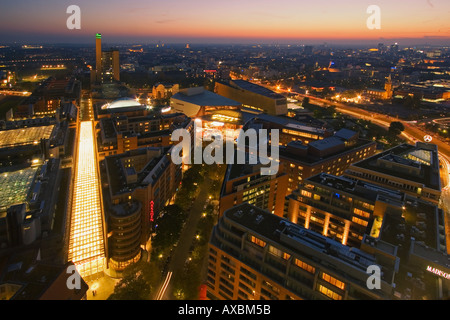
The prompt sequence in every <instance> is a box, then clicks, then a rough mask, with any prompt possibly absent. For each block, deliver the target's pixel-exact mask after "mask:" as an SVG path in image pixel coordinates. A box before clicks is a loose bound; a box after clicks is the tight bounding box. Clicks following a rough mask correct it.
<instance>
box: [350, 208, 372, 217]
mask: <svg viewBox="0 0 450 320" xmlns="http://www.w3.org/2000/svg"><path fill="white" fill-rule="evenodd" d="M353 212H354V213H355V214H357V215H358V216H361V217H364V218H370V213H368V212H366V211H363V210H361V209H358V208H355V209H354V210H353Z"/></svg>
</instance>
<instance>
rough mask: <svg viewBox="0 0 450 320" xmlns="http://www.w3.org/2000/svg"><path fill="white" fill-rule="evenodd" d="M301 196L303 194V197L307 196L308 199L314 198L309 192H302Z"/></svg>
mask: <svg viewBox="0 0 450 320" xmlns="http://www.w3.org/2000/svg"><path fill="white" fill-rule="evenodd" d="M301 194H302V196H305V197H308V198H311V196H312V193H311V192H309V191H306V190H302V192H301Z"/></svg>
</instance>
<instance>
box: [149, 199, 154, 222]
mask: <svg viewBox="0 0 450 320" xmlns="http://www.w3.org/2000/svg"><path fill="white" fill-rule="evenodd" d="M153 217H154V211H153V200H152V201H150V221H151V222H153V220H154V219H153Z"/></svg>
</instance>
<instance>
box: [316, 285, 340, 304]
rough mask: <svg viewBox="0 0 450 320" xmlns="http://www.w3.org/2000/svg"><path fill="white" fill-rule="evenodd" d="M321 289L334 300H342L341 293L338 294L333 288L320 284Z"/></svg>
mask: <svg viewBox="0 0 450 320" xmlns="http://www.w3.org/2000/svg"><path fill="white" fill-rule="evenodd" d="M319 291H320V292H321V293H323V294H324V295H326V296H327V297H329V298H331V299H333V300H342V296H341V295H339V294H337V293H336V292H334V291H333V290H330V289H328V288H327V287H325V286H322V285H319Z"/></svg>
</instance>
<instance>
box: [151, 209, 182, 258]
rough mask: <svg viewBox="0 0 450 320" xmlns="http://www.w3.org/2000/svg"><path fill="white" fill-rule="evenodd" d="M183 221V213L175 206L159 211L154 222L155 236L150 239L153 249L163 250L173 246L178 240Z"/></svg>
mask: <svg viewBox="0 0 450 320" xmlns="http://www.w3.org/2000/svg"><path fill="white" fill-rule="evenodd" d="M185 219H186V217H185V213H184V212H183V210H182V209H181V208H180V207H179V206H178V205H176V204H174V205H169V206H166V207H165V208H164V209H163V210H161V212H160V214H159V215H158V217H157V218H156V220H155V225H157V227H156V230H155V232H156V235H155V237H153V239H152V245H153V247H155V248H161V249H164V248H167V247H169V246H171V245H173V244H174V243H175V242H176V241H177V240H178V238H179V235H180V233H181V229H182V228H183V223H184V221H185Z"/></svg>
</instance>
